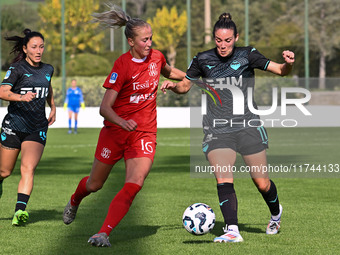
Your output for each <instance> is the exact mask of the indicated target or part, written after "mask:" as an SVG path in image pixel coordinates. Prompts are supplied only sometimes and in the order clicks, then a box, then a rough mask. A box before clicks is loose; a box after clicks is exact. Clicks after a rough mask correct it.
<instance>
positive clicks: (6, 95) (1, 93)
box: [0, 84, 37, 102]
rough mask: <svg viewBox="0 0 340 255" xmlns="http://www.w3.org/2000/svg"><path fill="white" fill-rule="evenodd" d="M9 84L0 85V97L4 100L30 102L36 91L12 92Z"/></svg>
mask: <svg viewBox="0 0 340 255" xmlns="http://www.w3.org/2000/svg"><path fill="white" fill-rule="evenodd" d="M11 89H12V86H11V85H4V84H2V85H1V86H0V98H1V99H3V100H6V101H18V102H30V101H32V100H33V99H34V98H35V96H36V95H37V93H32V92H30V91H29V92H27V93H26V94H25V95H20V94H17V93H13V92H12V91H11Z"/></svg>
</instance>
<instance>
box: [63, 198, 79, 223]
mask: <svg viewBox="0 0 340 255" xmlns="http://www.w3.org/2000/svg"><path fill="white" fill-rule="evenodd" d="M78 207H79V206H73V205H71V200H70V201H68V203H67V205H66V206H65V209H64V214H63V221H64V223H65V224H66V225H68V224H71V223H72V221H74V219H75V218H76V214H77V210H78Z"/></svg>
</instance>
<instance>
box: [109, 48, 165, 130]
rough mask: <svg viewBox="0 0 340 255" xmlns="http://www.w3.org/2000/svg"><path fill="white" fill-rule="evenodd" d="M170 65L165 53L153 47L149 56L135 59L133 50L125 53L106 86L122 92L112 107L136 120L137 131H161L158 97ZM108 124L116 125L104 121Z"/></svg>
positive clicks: (122, 116) (119, 92)
mask: <svg viewBox="0 0 340 255" xmlns="http://www.w3.org/2000/svg"><path fill="white" fill-rule="evenodd" d="M165 65H166V60H165V58H164V56H163V54H162V53H161V52H160V51H158V50H154V49H151V51H150V54H149V55H148V56H147V57H146V58H145V59H135V58H133V57H132V55H131V53H130V51H128V52H126V53H125V54H123V55H121V56H120V57H119V58H118V59H117V60H116V62H115V63H114V66H113V68H112V70H111V73H110V74H109V76H108V77H107V78H106V80H105V82H104V85H103V87H104V88H107V89H114V90H115V91H117V92H118V96H117V99H116V101H115V103H114V105H113V106H112V109H113V110H114V111H115V112H116V113H117V114H118V115H119V116H120V117H121V118H123V119H125V120H129V119H133V120H134V121H135V122H136V123H137V130H138V131H144V132H156V131H157V113H156V96H157V89H158V82H159V76H160V72H161V69H162V68H163V67H164V66H165ZM104 125H105V126H113V125H115V124H113V123H111V122H109V121H107V120H104Z"/></svg>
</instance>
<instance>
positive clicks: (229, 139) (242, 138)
mask: <svg viewBox="0 0 340 255" xmlns="http://www.w3.org/2000/svg"><path fill="white" fill-rule="evenodd" d="M224 148H230V149H232V150H234V151H236V152H238V153H240V154H241V155H251V154H255V153H258V152H261V151H263V150H265V149H267V148H268V135H267V131H266V129H265V128H264V127H254V128H246V129H242V130H240V131H237V132H233V133H225V134H218V135H213V134H206V135H205V136H204V139H203V144H202V149H203V152H204V154H205V156H206V157H207V156H208V153H209V152H210V151H212V150H215V149H224Z"/></svg>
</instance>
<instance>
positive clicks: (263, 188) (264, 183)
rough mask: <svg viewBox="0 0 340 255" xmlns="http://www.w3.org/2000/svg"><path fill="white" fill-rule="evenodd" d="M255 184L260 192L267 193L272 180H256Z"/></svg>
mask: <svg viewBox="0 0 340 255" xmlns="http://www.w3.org/2000/svg"><path fill="white" fill-rule="evenodd" d="M255 185H256V187H257V189H258V191H259V192H261V193H265V192H267V191H268V190H269V189H270V180H269V179H264V180H261V181H255Z"/></svg>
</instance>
